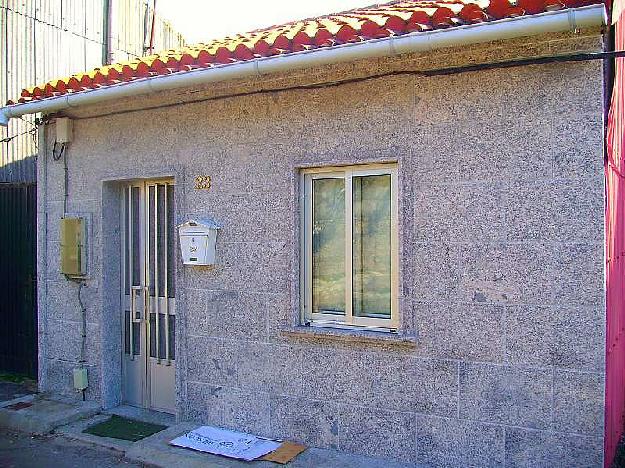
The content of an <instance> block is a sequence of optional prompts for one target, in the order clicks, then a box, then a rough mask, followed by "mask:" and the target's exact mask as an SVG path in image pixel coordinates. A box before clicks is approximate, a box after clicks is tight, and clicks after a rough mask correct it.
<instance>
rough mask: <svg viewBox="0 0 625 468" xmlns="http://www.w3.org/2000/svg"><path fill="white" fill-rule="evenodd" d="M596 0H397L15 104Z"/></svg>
mask: <svg viewBox="0 0 625 468" xmlns="http://www.w3.org/2000/svg"><path fill="white" fill-rule="evenodd" d="M600 3H602V1H601V0H516V1H515V3H514V4H513V3H511V2H510V1H509V0H476V1H475V2H472V1H471V0H436V1H427V0H400V1H395V2H391V3H386V4H383V5H373V6H370V7H366V8H356V9H354V10H350V11H346V12H342V13H337V14H330V15H325V16H321V17H318V18H313V19H307V20H302V21H295V22H292V23H288V24H284V25H279V26H272V27H270V28H266V29H259V30H256V31H252V32H249V33H246V34H237V35H235V36H231V37H226V38H223V39H218V40H213V41H211V42H207V43H201V44H195V45H193V46H189V47H184V48H182V49H178V50H166V51H163V52H160V53H158V54H154V55H150V56H148V57H143V58H140V59H135V60H132V61H129V62H125V63H117V64H113V65H108V66H102V67H100V68H96V69H95V70H92V71H90V72H87V73H79V74H76V75H73V76H70V77H67V78H64V79H60V80H53V81H50V82H48V83H45V84H43V85H41V86H36V87H34V88H30V89H25V90H23V91H22V94H21V97H20V98H19V102H28V101H31V100H37V99H45V98H49V97H54V96H59V95H62V94H66V93H76V92H80V91H84V90H86V89H95V88H100V87H104V86H110V85H113V84H116V83H120V82H123V81H132V80H135V79H138V78H144V77H150V76H158V75H167V74H170V73H177V72H181V73H182V72H185V71H189V70H193V69H197V68H211V67H213V66H215V65H219V64H224V63H233V62H241V61H246V60H252V59H254V58H259V57H270V56H273V55H278V54H291V53H296V52H300V51H303V50H308V49H315V48H323V47H332V46H335V45H338V44H344V43H348V42H362V41H366V40H369V39H377V38H383V37H388V36H399V35H403V34H408V33H412V32H420V31H430V30H433V29H445V28H450V27H455V26H461V25H465V24H471V23H480V22H486V21H493V20H497V19H502V18H512V17H515V16H521V15H532V14H537V13H542V12H545V11H552V10H558V9H563V8H574V7H580V6H584V5H591V4H600ZM9 104H12V102H11V101H9Z"/></svg>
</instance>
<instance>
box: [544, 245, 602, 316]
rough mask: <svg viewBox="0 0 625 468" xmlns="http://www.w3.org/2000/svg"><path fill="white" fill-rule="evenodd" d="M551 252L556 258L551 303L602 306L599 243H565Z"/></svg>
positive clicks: (600, 246) (600, 252)
mask: <svg viewBox="0 0 625 468" xmlns="http://www.w3.org/2000/svg"><path fill="white" fill-rule="evenodd" d="M553 249H554V254H555V258H556V259H557V261H555V268H554V276H553V278H552V283H553V287H554V301H555V302H556V303H559V304H580V305H582V304H593V305H598V306H601V305H603V304H604V302H605V290H604V271H603V270H604V264H603V258H604V252H603V250H604V246H603V244H602V243H600V242H597V243H592V244H590V243H588V244H586V243H566V244H560V245H556V246H554V247H553Z"/></svg>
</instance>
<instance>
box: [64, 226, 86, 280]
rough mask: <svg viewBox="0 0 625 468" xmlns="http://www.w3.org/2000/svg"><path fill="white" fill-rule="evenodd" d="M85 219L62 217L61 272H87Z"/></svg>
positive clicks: (76, 274)
mask: <svg viewBox="0 0 625 468" xmlns="http://www.w3.org/2000/svg"><path fill="white" fill-rule="evenodd" d="M85 224H86V223H85V219H84V218H79V217H67V218H63V219H61V273H63V274H64V275H67V276H84V275H85V274H86V273H87V248H86V237H87V236H86V228H85Z"/></svg>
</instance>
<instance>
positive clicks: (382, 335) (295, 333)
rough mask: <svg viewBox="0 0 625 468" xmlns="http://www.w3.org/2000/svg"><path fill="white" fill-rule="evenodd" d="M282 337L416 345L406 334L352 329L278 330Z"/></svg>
mask: <svg viewBox="0 0 625 468" xmlns="http://www.w3.org/2000/svg"><path fill="white" fill-rule="evenodd" d="M280 334H281V335H282V336H286V337H290V338H303V339H315V340H316V339H324V340H332V341H341V342H344V343H372V344H388V345H396V346H402V347H408V348H414V347H415V346H416V345H417V337H416V336H415V335H409V334H406V333H391V332H383V331H372V330H361V329H353V328H331V327H315V326H303V325H299V326H293V327H285V328H282V329H281V330H280Z"/></svg>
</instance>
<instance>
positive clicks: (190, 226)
mask: <svg viewBox="0 0 625 468" xmlns="http://www.w3.org/2000/svg"><path fill="white" fill-rule="evenodd" d="M219 228H220V227H219V225H218V224H217V223H215V222H214V221H212V220H205V219H203V220H194V219H191V220H189V221H187V222H186V223H184V224H181V225H180V226H178V234H179V236H180V249H181V250H182V263H184V264H185V265H214V264H215V244H216V243H217V231H218V230H219Z"/></svg>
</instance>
